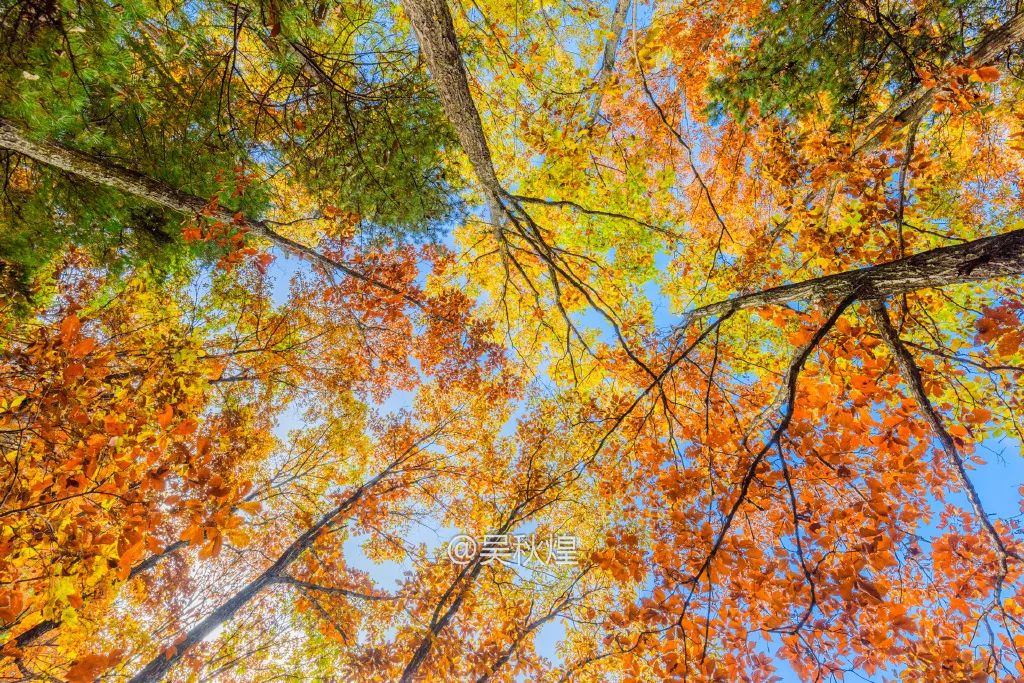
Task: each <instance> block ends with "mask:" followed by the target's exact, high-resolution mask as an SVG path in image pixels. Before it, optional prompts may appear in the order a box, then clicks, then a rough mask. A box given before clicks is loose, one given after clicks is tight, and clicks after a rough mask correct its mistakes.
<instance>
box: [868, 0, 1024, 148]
mask: <svg viewBox="0 0 1024 683" xmlns="http://www.w3.org/2000/svg"><path fill="white" fill-rule="evenodd" d="M1021 40H1024V13H1019V14H1016V15H1014V17H1013V18H1012V19H1010V20H1009V21H1007V22H1006V23H1005V24H1003V25H1002V26H1000V27H999V28H997V29H995V30H993V31H991V32H990V33H987V34H986V35H985V37H984V38H982V39H981V41H979V42H978V44H977V46H976V47H975V48H974V50H973V51H971V53H970V54H969V55H968V56H967V59H966V60H965V61H967V62H969V63H971V64H973V65H975V66H984V65H986V64H990V63H992V62H993V61H994V60H995V59H996V58H997V57H998V56H999V55H1000V54H1002V53H1003V52H1004V51H1005V50H1006V49H1007V48H1009V47H1010V46H1012V45H1013V44H1014V43H1017V42H1019V41H1021ZM940 90H941V88H940V87H939V86H932V87H930V88H929V87H925V86H923V85H920V86H918V87H917V88H915V89H914V90H912V91H910V92H909V93H907V94H906V95H904V96H903V97H900V98H898V99H897V100H896V101H895V102H894V103H893V104H892V106H890V107H889V109H887V110H886V111H885V112H883V113H882V114H881V115H880V116H878V117H877V118H876V119H875V120H874V121H872V122H871V123H870V124H869V125H868V127H867V128H866V129H865V130H864V132H863V133H862V134H861V137H860V141H859V142H858V143H857V144H855V145H854V154H855V155H856V154H859V153H860V152H865V151H869V150H871V149H874V148H875V147H877V146H878V145H880V144H881V143H882V142H883V141H884V140H885V135H884V132H885V130H886V129H887V128H889V129H890V131H889V132H890V133H891V132H893V130H892V129H900V128H903V127H904V126H906V125H908V124H910V123H913V122H915V121H918V120H920V119H921V117H923V116H924V115H925V114H926V113H928V110H929V109H930V108H931V106H932V102H934V101H935V97H936V96H937V95H938V94H939V92H940Z"/></svg>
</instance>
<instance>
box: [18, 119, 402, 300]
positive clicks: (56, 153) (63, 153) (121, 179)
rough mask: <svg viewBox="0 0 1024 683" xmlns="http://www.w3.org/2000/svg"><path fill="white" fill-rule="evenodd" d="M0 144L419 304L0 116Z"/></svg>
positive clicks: (255, 225) (264, 227)
mask: <svg viewBox="0 0 1024 683" xmlns="http://www.w3.org/2000/svg"><path fill="white" fill-rule="evenodd" d="M0 148H2V149H9V150H11V151H12V152H17V153H19V154H24V155H25V156H27V157H29V158H30V159H33V160H35V161H38V162H39V163H41V164H44V165H46V166H50V167H53V168H56V169H59V170H61V171H64V172H65V173H69V174H71V175H74V176H77V177H79V178H82V179H84V180H87V181H89V182H92V183H95V184H97V185H103V186H106V187H111V188H114V189H116V190H120V191H122V192H125V193H126V194H129V195H132V196H134V197H138V198H139V199H143V200H145V201H149V202H153V203H154V204H159V205H160V206H163V207H166V208H168V209H171V210H172V211H176V212H178V213H180V214H184V215H186V216H194V215H200V214H202V215H207V216H209V217H210V218H212V219H214V220H219V221H223V222H224V223H228V224H234V225H241V226H242V227H244V228H246V229H247V230H249V232H251V233H253V234H254V235H257V236H259V237H262V238H263V239H265V240H267V241H269V242H270V243H271V244H273V245H275V246H277V247H279V248H280V249H282V250H283V251H285V252H287V253H289V254H292V255H294V256H298V257H300V258H303V259H306V260H308V261H310V262H312V263H314V264H316V265H318V266H320V267H322V268H323V269H324V270H325V271H327V272H328V273H335V272H338V273H342V274H344V275H348V276H349V277H353V278H356V279H358V280H362V281H363V282H366V283H367V284H370V285H372V286H374V287H376V288H378V289H383V290H385V291H387V292H389V293H391V294H397V295H400V296H402V298H404V299H406V300H408V301H409V302H410V303H413V304H415V305H419V302H417V301H416V300H415V299H413V298H412V297H410V296H409V295H407V294H404V293H403V292H401V291H400V290H398V289H396V288H395V287H392V286H391V285H388V284H386V283H384V282H381V281H379V280H377V279H375V278H373V277H372V276H369V275H367V274H366V273H362V272H360V271H358V270H355V269H354V268H351V267H349V266H347V265H345V264H344V263H341V262H339V261H335V260H333V259H331V258H329V257H327V256H325V255H324V254H322V253H320V252H318V251H317V250H315V249H313V248H311V247H307V246H306V245H304V244H300V243H299V242H296V241H295V240H293V239H290V238H288V237H285V236H284V235H282V234H280V233H278V232H276V231H275V230H274V229H273V228H271V227H270V226H269V225H268V224H267V223H266V221H261V220H256V219H254V218H250V217H248V216H244V215H240V214H235V213H233V212H231V211H229V210H228V209H225V208H221V207H218V208H216V209H214V210H213V211H211V210H210V204H209V202H208V201H207V200H205V199H202V198H201V197H197V196H195V195H192V194H188V193H187V192H182V191H181V190H179V189H177V188H175V187H172V186H170V185H168V184H167V183H164V182H162V181H159V180H156V179H155V178H151V177H149V176H147V175H144V174H142V173H138V172H136V171H133V170H131V169H127V168H124V167H122V166H118V165H116V164H113V163H111V162H109V161H107V160H105V159H100V158H98V157H94V156H92V155H91V154H86V153H85V152H81V151H79V150H76V149H72V148H70V147H67V146H64V145H62V144H59V143H56V142H35V141H33V140H32V139H31V138H30V137H29V136H28V135H27V134H26V133H25V131H23V130H22V129H21V128H19V127H18V126H16V125H15V124H13V123H11V122H10V121H7V120H5V119H2V118H0Z"/></svg>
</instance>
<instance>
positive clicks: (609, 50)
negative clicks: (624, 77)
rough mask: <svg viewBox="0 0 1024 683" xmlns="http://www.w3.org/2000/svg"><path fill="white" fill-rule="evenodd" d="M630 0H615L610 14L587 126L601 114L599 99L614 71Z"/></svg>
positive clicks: (602, 95) (592, 123)
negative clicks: (607, 32) (610, 23)
mask: <svg viewBox="0 0 1024 683" xmlns="http://www.w3.org/2000/svg"><path fill="white" fill-rule="evenodd" d="M629 2H630V0H617V1H616V3H615V11H614V13H613V14H612V26H611V36H609V38H608V40H606V41H605V43H604V50H603V52H602V56H601V67H600V69H599V70H598V72H597V76H596V77H595V78H594V86H593V87H594V97H593V99H592V100H591V102H590V113H589V114H588V115H587V125H586V127H587V128H590V127H591V126H593V125H594V124H595V123H597V117H598V116H600V115H601V101H602V100H603V99H604V89H605V87H607V85H608V81H609V80H611V77H612V74H613V73H614V72H615V56H616V55H617V54H618V51H619V43H620V42H622V32H623V30H624V29H625V28H626V14H627V13H628V12H629Z"/></svg>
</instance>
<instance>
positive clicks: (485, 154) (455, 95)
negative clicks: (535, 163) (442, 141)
mask: <svg viewBox="0 0 1024 683" xmlns="http://www.w3.org/2000/svg"><path fill="white" fill-rule="evenodd" d="M402 8H403V9H404V10H405V13H406V15H407V16H408V17H409V22H410V23H411V24H412V27H413V30H414V31H415V32H416V37H417V39H418V40H419V44H420V50H421V51H422V52H423V57H424V58H425V59H426V61H427V68H428V69H429V70H430V76H431V79H432V81H433V83H434V86H435V87H436V88H437V92H438V94H439V95H440V97H441V106H442V107H443V108H444V112H445V115H447V117H448V120H449V121H450V122H451V124H452V126H453V127H454V128H455V134H456V135H457V136H458V138H459V143H460V144H461V145H462V149H463V151H465V152H466V156H467V157H469V163H470V164H471V165H472V166H473V172H474V173H475V174H476V177H477V179H478V180H479V181H480V185H481V186H482V187H483V190H484V197H485V199H486V200H487V204H488V206H489V208H490V210H491V218H492V220H495V221H506V220H508V218H509V215H508V210H507V209H506V208H505V206H504V204H503V202H502V198H503V197H504V196H505V190H504V189H503V188H502V186H501V183H500V182H499V181H498V175H497V174H496V173H495V171H494V162H493V161H492V159H491V150H490V147H488V145H487V137H486V136H485V135H484V127H483V123H482V122H481V120H480V113H479V112H478V111H477V108H476V104H474V102H473V95H472V94H471V93H470V92H469V78H468V76H467V74H466V66H465V64H464V63H463V61H462V52H461V50H459V40H458V37H457V36H456V35H455V25H454V23H453V22H452V15H451V12H450V11H449V10H448V3H447V1H446V0H403V1H402Z"/></svg>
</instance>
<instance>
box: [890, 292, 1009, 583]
mask: <svg viewBox="0 0 1024 683" xmlns="http://www.w3.org/2000/svg"><path fill="white" fill-rule="evenodd" d="M871 317H872V318H873V319H874V321H875V326H876V327H877V328H878V332H879V334H880V335H881V337H882V340H883V341H884V342H885V345H886V346H887V347H888V348H889V353H891V354H892V356H893V358H894V359H895V360H896V365H897V367H899V370H900V375H901V376H902V377H903V381H904V382H906V384H907V386H908V387H909V388H910V393H911V394H912V395H913V397H914V400H915V401H916V402H917V405H918V408H920V409H921V412H922V413H924V417H925V420H926V421H927V422H928V426H929V427H931V430H932V432H933V433H934V435H935V437H936V438H937V439H938V440H939V443H940V444H942V450H943V451H945V453H946V457H947V458H949V461H950V462H951V463H952V464H953V469H954V470H955V471H956V476H957V479H959V480H960V485H961V486H962V487H963V489H964V492H965V493H966V494H967V499H968V500H969V501H970V503H971V509H972V510H974V515H975V517H977V518H978V522H979V523H980V524H981V526H982V528H984V529H985V533H986V534H987V535H988V537H989V539H990V540H991V541H992V545H993V547H994V549H995V553H996V557H997V558H998V560H999V576H998V586H997V588H998V587H1001V585H1002V582H1003V580H1004V579H1005V578H1006V573H1007V562H1008V559H1009V558H1010V557H1015V555H1013V553H1011V552H1010V551H1009V550H1008V549H1007V547H1006V544H1005V543H1004V542H1003V539H1002V537H1000V535H999V531H998V530H996V528H995V525H994V524H992V520H991V519H989V516H988V514H987V513H986V512H985V506H984V505H982V502H981V496H979V495H978V490H977V489H976V488H975V487H974V484H973V483H972V482H971V478H970V475H969V474H968V472H967V467H966V466H965V464H964V458H963V455H962V454H961V453H960V449H959V448H957V445H956V442H955V441H954V440H953V437H952V436H951V435H950V433H949V430H948V429H946V425H945V423H944V422H943V420H942V416H941V415H939V413H938V411H937V410H936V409H935V406H933V405H932V402H931V400H929V398H928V394H927V393H926V392H925V389H924V380H923V379H922V377H921V369H920V368H919V367H918V366H917V362H916V361H915V360H914V357H913V356H912V355H911V353H910V351H908V350H907V347H906V346H905V345H904V344H903V341H902V340H901V339H900V337H899V334H897V332H896V329H895V328H894V327H893V325H892V321H891V320H890V319H889V312H888V311H887V310H886V308H885V304H884V303H883V302H882V301H881V300H878V299H876V300H874V301H872V302H871Z"/></svg>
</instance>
